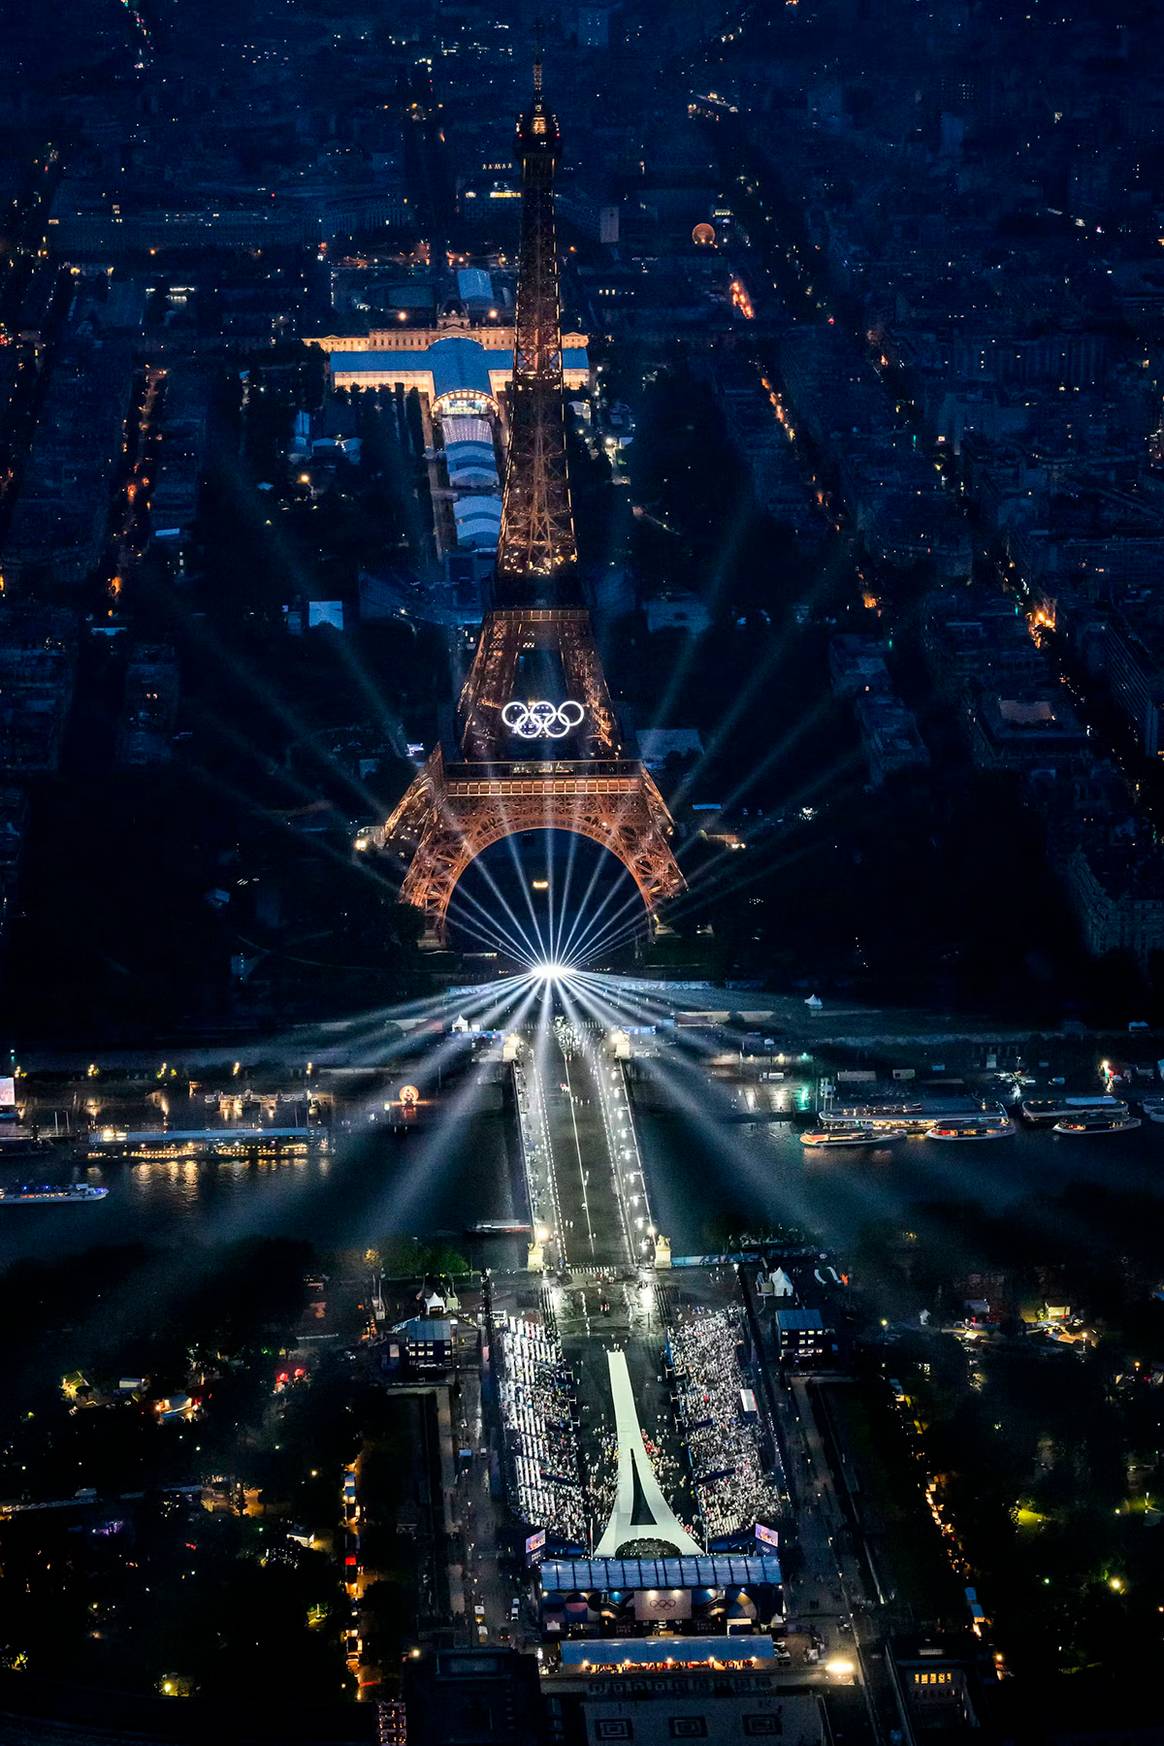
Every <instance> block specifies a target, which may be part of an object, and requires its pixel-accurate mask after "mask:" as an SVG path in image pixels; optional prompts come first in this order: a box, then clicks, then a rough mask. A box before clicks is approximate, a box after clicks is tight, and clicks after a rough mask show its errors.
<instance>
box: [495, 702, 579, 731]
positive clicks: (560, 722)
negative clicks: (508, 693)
mask: <svg viewBox="0 0 1164 1746" xmlns="http://www.w3.org/2000/svg"><path fill="white" fill-rule="evenodd" d="M585 715H586V711H585V710H584V709H583V707H582V705H581V704H580V703H576V702H575V701H574V699H573V698H572V697H568V698H567V699H566V701H565V703H550V702H549V700H548V699H547V698H544V697H543V698H539V699H538V701H537V702H535V703H523V702H522V701H521V699H520V698H517V697H514V698H511V700H510V701H509V702H508V703H507V704H506V705H505V708H504V709H503V710H502V711H501V719H502V721H503V722H504V723H505V725H506V727H507V728H508V729H509V731H510V733H514V734H517V736H518V737H519V739H523V740H564V739H565V737H566V735H567V734H569V733H573V731H574V729H575V728H578V727H581V726H582V722H583V719H584V717H585Z"/></svg>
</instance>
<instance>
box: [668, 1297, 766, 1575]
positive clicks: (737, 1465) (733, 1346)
mask: <svg viewBox="0 0 1164 1746" xmlns="http://www.w3.org/2000/svg"><path fill="white" fill-rule="evenodd" d="M742 1314H743V1312H742V1311H741V1310H739V1309H736V1308H728V1309H717V1310H707V1309H699V1310H694V1311H691V1312H689V1313H685V1314H682V1315H681V1316H680V1317H679V1318H678V1319H677V1320H676V1321H675V1322H674V1323H673V1324H672V1328H671V1332H670V1335H669V1337H668V1341H667V1355H668V1359H669V1362H670V1365H671V1369H672V1373H673V1376H674V1384H675V1391H676V1397H677V1400H678V1409H679V1424H680V1429H681V1431H682V1433H683V1437H684V1441H685V1442H686V1445H687V1456H688V1460H689V1462H690V1464H691V1480H692V1484H693V1486H694V1489H695V1496H696V1501H697V1503H698V1505H699V1513H700V1517H701V1520H702V1524H703V1534H704V1538H705V1541H711V1540H715V1539H718V1538H719V1537H720V1536H722V1535H727V1534H734V1533H737V1532H739V1530H741V1529H747V1528H751V1527H752V1526H754V1524H755V1523H756V1522H758V1521H768V1520H770V1519H771V1517H772V1516H773V1515H774V1514H775V1513H776V1512H777V1511H778V1509H779V1507H780V1500H779V1493H778V1491H777V1487H776V1483H775V1480H774V1479H773V1478H772V1476H771V1475H770V1474H769V1473H768V1472H767V1471H766V1469H765V1466H764V1425H763V1422H762V1420H761V1418H760V1415H759V1412H758V1410H756V1409H755V1407H754V1396H753V1395H752V1393H751V1390H750V1388H749V1385H748V1382H747V1379H746V1377H745V1375H744V1372H743V1368H742V1366H741V1363H740V1355H739V1348H740V1335H741V1317H742Z"/></svg>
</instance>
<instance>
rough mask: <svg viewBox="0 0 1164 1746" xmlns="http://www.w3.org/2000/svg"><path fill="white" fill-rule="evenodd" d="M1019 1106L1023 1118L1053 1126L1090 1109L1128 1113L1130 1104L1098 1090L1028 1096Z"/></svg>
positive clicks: (1117, 1114) (1101, 1113) (1115, 1113)
mask: <svg viewBox="0 0 1164 1746" xmlns="http://www.w3.org/2000/svg"><path fill="white" fill-rule="evenodd" d="M1019 1108H1020V1109H1021V1110H1022V1113H1023V1120H1024V1121H1028V1122H1033V1123H1034V1124H1035V1125H1036V1126H1038V1125H1039V1123H1041V1122H1042V1123H1045V1124H1047V1125H1048V1126H1051V1125H1052V1124H1054V1123H1055V1122H1060V1121H1073V1120H1074V1119H1075V1117H1076V1116H1081V1115H1086V1114H1087V1113H1088V1112H1089V1111H1095V1112H1096V1113H1098V1114H1099V1115H1108V1116H1121V1115H1127V1113H1128V1106H1127V1104H1126V1103H1124V1102H1123V1100H1122V1099H1121V1098H1118V1097H1104V1096H1102V1095H1101V1094H1100V1093H1098V1092H1096V1093H1094V1094H1091V1095H1086V1096H1080V1097H1026V1098H1024V1099H1023V1101H1022V1103H1020V1105H1019Z"/></svg>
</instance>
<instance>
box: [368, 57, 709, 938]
mask: <svg viewBox="0 0 1164 1746" xmlns="http://www.w3.org/2000/svg"><path fill="white" fill-rule="evenodd" d="M516 155H517V157H518V159H519V161H520V163H521V172H522V211H521V248H520V256H519V263H518V284H517V308H516V314H515V333H514V355H513V381H512V388H511V390H510V395H509V405H508V412H509V449H508V455H507V459H506V469H505V486H504V494H503V498H502V516H501V534H500V540H499V543H498V551H497V571H496V579H495V583H494V588H493V604H492V608H491V610H490V611H489V612H488V613H487V614H486V616H485V619H484V622H483V623H482V626H481V632H480V637H479V639H478V643H477V650H476V654H475V656H474V659H473V663H472V666H471V668H470V671H469V675H468V678H467V679H466V681H465V685H464V688H463V690H462V692H461V697H460V703H459V706H458V711H457V722H456V730H457V732H456V743H455V745H453V746H452V747H450V748H448V749H446V748H445V747H444V746H443V745H439V744H438V745H437V746H436V748H435V749H434V750H433V752H432V754H431V755H430V757H429V759H428V762H427V763H426V764H425V766H424V768H423V769H422V770H421V771H419V773H418V774H417V776H416V777H415V778H414V779H413V781H412V783H411V785H410V786H409V788H408V791H407V793H406V794H405V795H404V798H403V799H402V800H401V802H400V804H399V805H398V806H397V807H396V809H395V811H394V812H393V813H392V815H391V816H390V818H389V819H388V820H387V822H386V823H385V825H384V826H383V829H382V830H381V831H380V832H379V833H377V835H378V841H379V845H380V846H381V847H382V848H384V849H385V850H387V851H389V852H390V853H394V854H395V855H397V856H398V857H400V858H401V859H402V860H404V861H406V862H407V863H408V869H407V872H406V874H405V877H404V882H403V885H402V887H401V897H402V899H403V900H404V901H405V902H406V903H411V904H413V905H415V907H416V908H417V909H419V910H421V911H423V913H424V916H425V919H426V921H427V924H428V934H429V937H430V938H431V939H434V940H437V941H439V940H442V939H443V938H444V935H445V928H446V919H447V915H448V908H449V902H450V899H451V898H452V895H453V891H454V890H455V888H456V884H457V881H458V880H459V879H460V877H461V875H462V873H463V872H464V871H465V868H466V867H467V866H468V865H469V863H470V862H471V861H472V860H473V859H474V858H475V857H476V856H477V855H479V854H481V852H482V851H483V850H484V849H487V848H489V847H490V846H491V845H492V844H493V843H496V842H498V841H499V840H500V839H501V838H502V837H507V836H515V835H517V834H518V833H520V832H523V831H531V830H561V831H572V832H574V833H576V834H578V835H581V836H584V837H589V838H590V839H591V840H592V841H594V842H597V843H601V844H602V846H603V847H604V848H607V849H609V850H610V851H611V852H612V853H613V854H615V855H617V856H618V858H619V860H620V861H621V862H622V863H623V865H624V867H626V869H627V870H628V872H629V873H630V874H631V876H632V878H633V879H634V881H635V884H636V885H637V886H638V889H639V892H640V894H641V896H642V899H643V902H644V904H645V905H646V908H647V912H648V914H649V915H651V916H653V915H654V913H655V911H656V909H657V907H658V905H659V904H660V903H661V902H662V901H663V900H664V899H665V898H668V897H671V896H673V895H674V894H675V893H676V892H678V891H680V890H681V889H682V888H683V876H682V874H681V873H680V871H679V868H678V865H677V863H676V861H675V857H674V855H673V854H672V852H671V847H670V843H669V840H668V839H669V837H670V835H671V831H672V828H673V826H672V822H671V817H670V814H669V813H668V811H667V807H666V803H665V802H664V800H663V797H662V795H661V794H660V793H659V790H658V788H657V787H656V785H655V783H654V781H653V779H652V777H651V775H650V773H649V771H647V770H646V769H645V768H644V766H643V765H642V763H641V762H640V761H639V760H638V759H637V758H635V757H630V756H627V755H626V754H625V752H624V749H623V745H622V741H621V737H620V732H619V724H618V717H617V714H616V712H615V709H614V705H613V703H612V701H611V697H610V693H609V691H608V690H607V685H606V679H605V677H604V675H603V671H602V662H601V659H600V657H599V654H598V648H597V645H596V643H595V640H594V632H593V628H592V626H591V622H590V613H589V610H588V609H587V607H586V606H585V604H584V602H583V600H582V596H581V589H580V586H579V582H578V548H577V543H576V540H575V536H574V516H573V510H572V508H571V504H570V482H569V475H568V471H567V466H566V437H565V408H564V403H563V394H562V340H561V312H560V299H559V290H558V254H557V245H556V240H555V227H554V172H555V169H556V167H557V163H558V158H559V156H560V155H561V132H560V129H559V127H558V118H557V116H556V115H554V114H553V112H552V111H551V110H550V109H549V108H548V107H547V105H546V102H545V98H544V96H543V94H542V70H541V59H540V56H539V57H538V59H537V60H536V61H535V63H534V86H533V96H532V99H531V101H530V104H529V107H528V108H527V109H526V110H525V111H524V112H523V113H522V115H521V116H519V118H518V123H517V145H516Z"/></svg>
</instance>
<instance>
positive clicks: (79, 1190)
mask: <svg viewBox="0 0 1164 1746" xmlns="http://www.w3.org/2000/svg"><path fill="white" fill-rule="evenodd" d="M108 1193H109V1190H108V1189H107V1188H104V1187H102V1186H101V1185H100V1184H99V1183H96V1182H64V1183H48V1182H42V1183H39V1184H35V1185H33V1184H28V1183H26V1184H24V1186H23V1187H21V1188H0V1207H5V1206H75V1205H77V1204H78V1203H81V1202H84V1203H88V1202H89V1201H94V1200H104V1199H105V1196H106V1195H107V1194H108Z"/></svg>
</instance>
